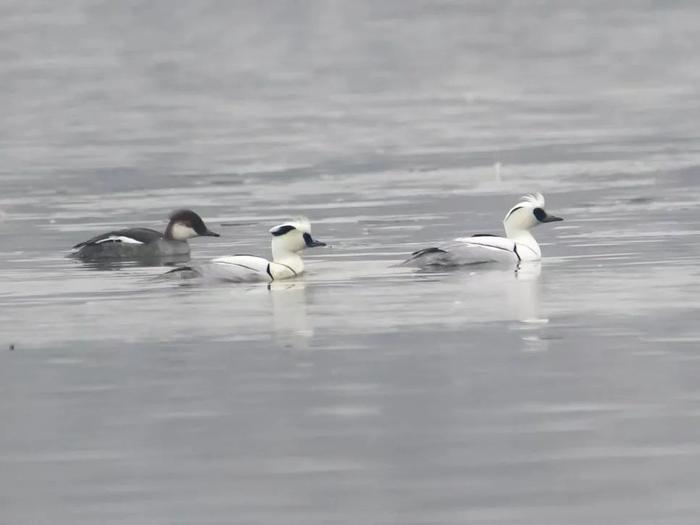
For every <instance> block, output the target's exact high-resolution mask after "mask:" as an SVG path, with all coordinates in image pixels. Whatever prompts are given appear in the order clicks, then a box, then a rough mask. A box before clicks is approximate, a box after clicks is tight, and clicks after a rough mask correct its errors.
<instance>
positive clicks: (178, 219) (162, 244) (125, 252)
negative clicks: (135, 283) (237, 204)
mask: <svg viewBox="0 0 700 525" xmlns="http://www.w3.org/2000/svg"><path fill="white" fill-rule="evenodd" d="M218 236H219V234H218V233H214V232H213V231H211V230H210V229H209V228H207V225H206V224H204V221H203V220H202V218H201V217H200V216H199V215H197V214H196V213H195V212H193V211H191V210H179V211H176V212H175V213H173V214H172V215H171V216H170V221H169V222H168V226H167V227H166V228H165V232H163V233H161V232H159V231H156V230H152V229H150V228H126V229H123V230H115V231H111V232H107V233H103V234H101V235H97V236H96V237H93V238H92V239H88V240H87V241H84V242H81V243H78V244H76V245H75V246H73V249H72V251H71V255H72V256H74V257H78V258H80V259H84V260H109V259H111V260H114V259H132V260H133V259H136V260H142V259H157V258H170V257H173V258H178V257H180V258H182V257H185V259H186V258H187V256H188V255H189V253H190V246H189V244H188V243H187V239H191V238H193V237H218Z"/></svg>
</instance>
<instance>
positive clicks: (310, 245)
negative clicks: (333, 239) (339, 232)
mask: <svg viewBox="0 0 700 525" xmlns="http://www.w3.org/2000/svg"><path fill="white" fill-rule="evenodd" d="M321 246H326V243H325V242H321V241H316V240H311V242H307V243H306V247H307V248H319V247H321Z"/></svg>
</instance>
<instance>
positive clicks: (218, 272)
mask: <svg viewBox="0 0 700 525" xmlns="http://www.w3.org/2000/svg"><path fill="white" fill-rule="evenodd" d="M269 232H270V234H272V241H271V248H272V259H271V260H269V259H266V258H265V257H259V256H256V255H247V254H239V255H227V256H224V257H217V258H215V259H212V260H211V261H209V262H208V263H205V264H203V265H200V266H182V267H179V268H175V269H174V270H171V271H170V272H168V274H176V273H179V274H180V276H181V277H183V278H193V277H205V278H211V279H214V280H221V281H227V282H267V283H270V282H272V281H281V280H285V279H292V278H294V277H298V276H299V275H301V274H302V273H303V272H304V261H303V259H302V258H301V255H300V253H301V252H302V251H303V250H305V249H307V248H316V247H320V246H326V243H324V242H321V241H317V240H316V239H314V238H313V237H312V236H311V223H310V222H309V220H308V219H306V218H303V217H302V218H298V219H294V220H291V221H288V222H285V223H283V224H279V225H277V226H274V227H273V228H271V229H270V230H269ZM166 275H167V274H166Z"/></svg>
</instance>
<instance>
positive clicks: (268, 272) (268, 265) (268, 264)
mask: <svg viewBox="0 0 700 525" xmlns="http://www.w3.org/2000/svg"><path fill="white" fill-rule="evenodd" d="M265 271H266V272H267V275H269V276H270V279H272V280H273V281H274V280H275V278H274V277H272V272H271V271H270V263H267V268H266V269H265Z"/></svg>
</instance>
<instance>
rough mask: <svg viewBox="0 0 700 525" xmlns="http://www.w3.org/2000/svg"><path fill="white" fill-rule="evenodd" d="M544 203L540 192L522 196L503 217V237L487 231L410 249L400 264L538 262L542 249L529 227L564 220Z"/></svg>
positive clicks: (420, 265)
mask: <svg viewBox="0 0 700 525" xmlns="http://www.w3.org/2000/svg"><path fill="white" fill-rule="evenodd" d="M544 204H545V203H544V197H543V196H542V194H541V193H534V194H529V195H525V196H523V197H521V199H520V202H518V203H517V204H516V205H515V206H513V208H511V209H510V210H509V211H508V213H507V214H506V217H505V219H503V226H504V228H505V233H506V236H505V237H499V236H497V235H489V234H476V235H473V236H471V237H461V238H458V239H455V240H454V241H452V242H451V243H448V244H445V245H443V246H440V247H431V248H425V249H423V250H419V251H417V252H413V254H411V257H410V258H409V259H408V260H406V261H405V262H404V263H403V264H404V265H407V266H418V267H423V268H425V267H448V266H461V265H466V264H479V263H489V262H495V263H508V264H513V265H516V264H518V263H520V262H525V261H538V260H540V258H541V257H542V252H541V251H540V246H539V244H537V241H536V240H535V238H534V237H533V236H532V234H531V233H530V230H531V229H532V228H534V227H535V226H538V225H540V224H544V223H548V222H555V221H561V220H563V219H561V218H560V217H555V216H553V215H549V214H548V213H547V212H546V211H545V209H544Z"/></svg>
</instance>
